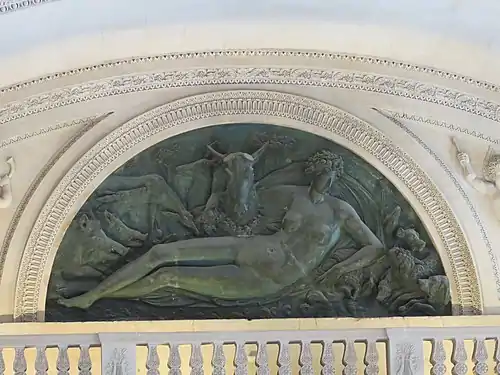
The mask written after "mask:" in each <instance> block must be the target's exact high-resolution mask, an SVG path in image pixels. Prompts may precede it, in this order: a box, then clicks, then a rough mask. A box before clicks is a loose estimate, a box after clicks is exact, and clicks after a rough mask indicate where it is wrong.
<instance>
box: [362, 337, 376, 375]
mask: <svg viewBox="0 0 500 375" xmlns="http://www.w3.org/2000/svg"><path fill="white" fill-rule="evenodd" d="M378 360H379V357H378V349H377V342H376V341H371V340H370V341H368V342H367V344H366V353H365V365H366V368H365V375H378V374H379V368H378Z"/></svg>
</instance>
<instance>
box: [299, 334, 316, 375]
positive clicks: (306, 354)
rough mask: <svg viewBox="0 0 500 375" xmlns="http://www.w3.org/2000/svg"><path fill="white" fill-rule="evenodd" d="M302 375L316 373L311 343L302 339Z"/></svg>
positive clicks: (300, 359) (300, 358) (300, 360)
mask: <svg viewBox="0 0 500 375" xmlns="http://www.w3.org/2000/svg"><path fill="white" fill-rule="evenodd" d="M299 363H300V367H301V368H300V375H314V368H313V365H312V353H311V343H310V342H309V341H305V342H304V341H302V343H301V348H300V357H299Z"/></svg>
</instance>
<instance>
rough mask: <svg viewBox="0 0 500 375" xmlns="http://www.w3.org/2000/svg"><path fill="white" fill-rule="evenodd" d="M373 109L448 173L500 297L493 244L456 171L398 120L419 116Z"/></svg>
mask: <svg viewBox="0 0 500 375" xmlns="http://www.w3.org/2000/svg"><path fill="white" fill-rule="evenodd" d="M375 110H376V111H378V112H379V113H380V114H382V115H383V116H385V117H387V118H389V119H390V120H391V121H392V122H393V123H394V124H396V125H397V126H399V127H400V128H401V129H403V130H404V131H405V132H406V134H408V135H409V136H410V137H412V138H413V139H414V140H415V141H416V142H417V143H418V144H419V145H420V146H421V147H422V148H423V149H424V150H425V151H427V153H428V154H430V155H431V156H432V157H433V158H434V160H436V162H437V163H438V164H439V165H440V166H441V168H442V169H443V170H444V172H445V173H446V174H447V175H448V177H449V179H450V181H452V182H453V185H455V188H456V189H457V191H458V192H459V193H460V195H461V196H462V198H463V199H464V201H465V203H466V204H467V206H468V207H469V210H470V212H471V214H472V217H473V218H474V221H475V222H476V225H477V226H478V228H479V232H480V234H481V238H482V240H483V243H484V245H485V246H486V249H487V251H488V256H489V258H490V263H491V267H492V268H493V277H494V278H495V287H496V292H497V298H498V299H500V269H499V267H498V261H497V256H496V254H495V250H494V249H493V245H492V244H491V242H490V239H489V237H488V233H487V231H486V228H485V227H484V224H483V221H482V220H481V217H480V216H479V213H478V212H477V210H476V208H475V205H474V204H473V203H472V201H471V199H470V198H469V195H468V194H467V192H466V191H465V190H464V188H463V186H462V184H461V183H460V182H459V181H458V179H457V177H456V173H454V172H453V171H452V170H451V169H450V168H449V167H448V165H447V164H446V162H444V161H443V160H442V159H441V158H440V157H439V155H438V154H437V153H436V152H435V151H434V150H433V149H432V148H430V147H429V146H428V145H427V144H426V143H425V142H424V141H423V140H422V138H420V137H419V136H418V135H417V134H415V132H414V131H412V130H411V129H410V128H408V127H407V126H406V125H405V124H404V123H403V122H402V121H400V120H401V119H412V120H414V121H418V120H417V119H419V118H421V117H420V116H410V115H406V114H398V113H396V112H393V111H388V110H383V109H375ZM428 120H429V121H433V120H431V119H428ZM450 125H451V124H450Z"/></svg>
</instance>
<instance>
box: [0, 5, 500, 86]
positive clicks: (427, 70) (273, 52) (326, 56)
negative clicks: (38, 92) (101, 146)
mask: <svg viewBox="0 0 500 375" xmlns="http://www.w3.org/2000/svg"><path fill="white" fill-rule="evenodd" d="M41 1H43V0H41ZM47 1H51V0H45V2H47ZM52 1H54V0H52ZM12 2H21V0H12ZM253 56H260V57H285V58H287V57H289V58H294V57H299V58H307V59H311V60H326V61H352V62H356V63H362V64H367V65H380V66H386V67H390V68H397V69H403V70H407V71H411V72H417V73H423V74H428V75H431V76H436V77H439V78H444V79H448V80H452V81H459V82H463V83H465V84H468V85H471V86H475V87H478V88H481V89H485V90H488V91H493V92H500V85H496V84H494V83H491V82H487V81H483V80H478V79H475V78H473V77H469V76H464V75H460V74H457V73H454V72H448V71H445V70H441V69H437V68H433V67H430V66H425V65H417V64H412V63H409V62H404V61H398V60H392V59H387V58H382V57H376V56H364V55H357V54H352V53H334V52H327V51H321V52H319V51H307V50H292V49H269V48H268V49H232V50H213V51H199V52H173V53H166V54H162V55H153V56H137V57H131V58H126V59H117V60H112V61H107V62H103V63H100V64H95V65H88V66H84V67H81V68H76V69H71V70H65V71H62V72H57V73H52V74H47V75H44V76H41V77H38V78H36V79H32V80H29V81H24V82H19V83H15V84H13V85H9V86H5V87H3V88H0V95H1V94H4V93H7V92H11V91H18V90H22V89H24V88H26V87H29V86H33V85H37V84H40V83H44V82H47V81H52V80H55V79H58V78H61V77H67V76H75V75H79V74H82V73H85V72H90V71H95V70H100V69H109V68H114V67H117V66H126V65H138V64H147V63H152V62H157V61H168V60H193V59H198V60H200V59H209V58H210V59H213V58H223V57H253Z"/></svg>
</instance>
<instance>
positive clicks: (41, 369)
mask: <svg viewBox="0 0 500 375" xmlns="http://www.w3.org/2000/svg"><path fill="white" fill-rule="evenodd" d="M48 370H49V363H48V362H47V356H46V354H45V347H38V346H37V348H36V359H35V372H36V375H45V374H47V371H48Z"/></svg>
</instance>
